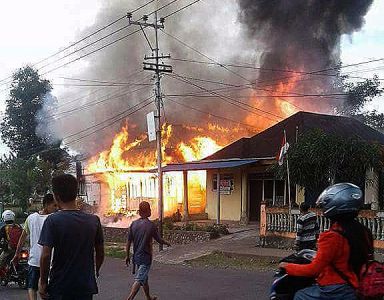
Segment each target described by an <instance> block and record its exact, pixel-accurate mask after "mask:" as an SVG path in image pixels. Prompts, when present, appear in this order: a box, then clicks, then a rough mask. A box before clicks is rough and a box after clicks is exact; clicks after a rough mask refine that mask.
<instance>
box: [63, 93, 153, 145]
mask: <svg viewBox="0 0 384 300" xmlns="http://www.w3.org/2000/svg"><path fill="white" fill-rule="evenodd" d="M151 98H153V96H151V97H149V98H148V99H147V100H149V99H151ZM147 100H144V101H142V102H141V103H139V104H143V105H142V106H141V107H139V108H137V109H135V110H134V111H132V112H130V113H129V114H126V113H127V112H128V111H129V110H131V109H132V108H134V107H136V106H138V104H137V105H136V106H134V107H131V108H130V109H128V110H126V111H124V112H122V113H119V114H118V115H116V116H114V117H113V118H110V119H107V120H105V121H103V122H101V123H99V124H97V125H95V126H99V125H101V124H103V123H105V122H109V121H110V123H108V124H107V125H105V126H103V127H101V128H98V129H97V130H95V131H92V132H89V133H87V134H86V135H83V136H81V137H79V138H77V139H74V140H70V141H66V142H65V143H66V144H73V143H77V142H78V141H80V140H82V139H84V138H86V137H89V136H91V135H92V134H94V133H97V132H99V131H101V130H103V129H105V128H107V127H109V126H111V125H113V124H114V123H116V122H119V121H121V120H123V119H124V118H126V117H128V116H130V115H132V114H134V113H136V112H138V111H140V110H141V109H143V108H145V107H147V106H148V105H150V104H152V103H153V101H150V102H148V103H146V104H144V103H145V101H147ZM121 115H122V116H121ZM117 116H121V117H119V118H117V119H116V117H117ZM114 119H115V120H114ZM95 126H91V127H88V128H86V129H84V130H81V131H79V132H76V133H74V134H71V135H69V136H67V137H65V138H64V139H67V138H70V137H72V136H75V135H78V134H81V133H82V132H85V131H88V130H90V129H92V128H94V127H95Z"/></svg>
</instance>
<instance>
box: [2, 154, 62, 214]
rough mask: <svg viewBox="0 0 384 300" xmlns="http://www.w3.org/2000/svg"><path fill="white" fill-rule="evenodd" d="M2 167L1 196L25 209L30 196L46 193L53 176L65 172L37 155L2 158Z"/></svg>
mask: <svg viewBox="0 0 384 300" xmlns="http://www.w3.org/2000/svg"><path fill="white" fill-rule="evenodd" d="M0 168H1V169H0V196H1V198H2V199H3V201H5V202H7V203H14V204H17V205H19V206H20V207H22V209H23V210H24V211H25V210H26V209H27V207H28V200H29V198H36V197H38V195H44V194H45V193H46V192H47V191H48V190H49V189H50V184H51V180H52V176H54V175H55V174H56V173H62V172H63V171H62V170H59V169H54V168H53V166H52V164H51V163H50V162H47V161H44V160H42V159H40V158H39V157H37V156H32V157H30V158H28V159H22V158H18V157H15V156H12V155H11V156H9V157H4V158H2V159H1V160H0Z"/></svg>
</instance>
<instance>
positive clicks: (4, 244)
mask: <svg viewBox="0 0 384 300" xmlns="http://www.w3.org/2000/svg"><path fill="white" fill-rule="evenodd" d="M1 217H2V220H3V222H4V225H3V226H2V227H1V228H0V247H1V248H2V252H1V254H0V269H2V268H3V267H4V266H5V265H6V264H7V263H8V262H9V261H10V260H11V259H12V257H13V255H14V254H15V249H12V248H11V247H9V234H8V233H7V229H8V228H9V227H10V226H14V225H17V224H15V213H14V212H13V211H12V210H9V209H7V210H5V211H4V212H3V214H2V215H1Z"/></svg>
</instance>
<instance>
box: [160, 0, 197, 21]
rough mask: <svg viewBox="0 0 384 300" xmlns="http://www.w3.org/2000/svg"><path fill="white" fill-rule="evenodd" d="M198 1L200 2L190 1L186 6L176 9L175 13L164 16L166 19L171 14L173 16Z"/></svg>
mask: <svg viewBox="0 0 384 300" xmlns="http://www.w3.org/2000/svg"><path fill="white" fill-rule="evenodd" d="M197 2H200V0H196V1H194V2H192V3H189V4H188V5H186V6H184V7H181V8H179V9H178V10H176V11H174V12H173V13H170V14H168V15H166V16H165V17H164V19H166V18H168V17H170V16H173V15H174V14H177V13H179V12H181V11H182V10H184V9H186V8H188V7H190V6H192V5H194V4H195V3H197Z"/></svg>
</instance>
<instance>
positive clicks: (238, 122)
mask: <svg viewBox="0 0 384 300" xmlns="http://www.w3.org/2000/svg"><path fill="white" fill-rule="evenodd" d="M166 97H167V99H168V101H171V102H173V103H176V104H178V105H180V106H184V107H186V108H188V109H192V110H194V111H197V112H200V113H203V114H206V115H209V116H212V117H215V118H218V119H222V120H226V121H229V122H232V123H235V124H240V125H243V126H246V127H251V128H254V129H257V130H261V128H260V127H256V126H252V125H249V124H246V123H242V122H240V121H236V120H233V119H230V118H227V117H224V116H219V115H216V114H213V113H211V112H207V111H204V110H200V109H198V108H195V107H191V106H189V105H185V104H182V103H180V102H178V101H175V100H173V99H169V98H168V96H166Z"/></svg>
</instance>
